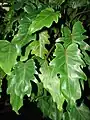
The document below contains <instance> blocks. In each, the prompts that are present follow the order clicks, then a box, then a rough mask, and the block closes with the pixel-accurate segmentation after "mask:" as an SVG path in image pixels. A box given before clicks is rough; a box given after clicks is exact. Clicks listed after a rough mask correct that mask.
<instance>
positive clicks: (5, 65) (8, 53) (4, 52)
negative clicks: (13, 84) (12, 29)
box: [0, 40, 17, 74]
mask: <svg viewBox="0 0 90 120" xmlns="http://www.w3.org/2000/svg"><path fill="white" fill-rule="evenodd" d="M16 58H17V49H16V47H15V46H14V45H13V44H12V43H10V42H8V41H6V40H0V67H1V68H2V69H3V70H4V72H5V73H7V74H10V72H11V69H12V67H13V66H14V65H15V62H16Z"/></svg>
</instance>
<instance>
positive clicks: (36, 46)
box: [26, 31, 49, 58]
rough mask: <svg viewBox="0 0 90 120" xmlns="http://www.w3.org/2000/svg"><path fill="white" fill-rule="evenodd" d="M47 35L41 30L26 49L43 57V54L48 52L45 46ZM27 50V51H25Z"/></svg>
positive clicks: (47, 41)
mask: <svg viewBox="0 0 90 120" xmlns="http://www.w3.org/2000/svg"><path fill="white" fill-rule="evenodd" d="M48 38H49V35H48V33H47V31H44V32H41V33H40V34H39V40H37V41H33V42H32V43H31V44H30V45H29V46H28V47H27V49H26V50H29V51H30V50H32V51H31V53H32V54H35V55H36V56H39V57H41V58H45V54H47V53H48V50H47V49H46V48H45V44H49V40H48ZM26 52H28V51H26Z"/></svg>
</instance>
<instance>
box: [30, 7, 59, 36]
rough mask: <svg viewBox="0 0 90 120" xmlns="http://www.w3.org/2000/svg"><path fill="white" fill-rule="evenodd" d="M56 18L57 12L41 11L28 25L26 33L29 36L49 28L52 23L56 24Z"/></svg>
mask: <svg viewBox="0 0 90 120" xmlns="http://www.w3.org/2000/svg"><path fill="white" fill-rule="evenodd" d="M58 17H60V14H59V12H54V10H53V9H52V8H46V9H44V10H42V11H41V13H40V14H38V15H37V17H36V18H35V20H33V22H32V24H31V25H30V27H29V31H28V32H29V34H30V35H31V34H32V33H35V32H36V31H38V30H41V29H42V28H43V27H48V28H49V27H50V26H51V25H52V23H53V21H55V22H56V23H57V22H58Z"/></svg>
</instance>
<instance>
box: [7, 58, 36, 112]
mask: <svg viewBox="0 0 90 120" xmlns="http://www.w3.org/2000/svg"><path fill="white" fill-rule="evenodd" d="M34 73H35V66H34V62H33V60H28V61H27V62H26V63H22V62H20V63H18V64H17V65H16V67H15V68H14V71H13V73H12V76H9V78H8V89H7V92H8V94H10V102H11V104H12V106H13V110H15V111H16V112H17V111H18V109H19V108H20V107H21V106H22V103H23V97H24V95H25V94H26V95H28V96H30V95H31V90H32V89H31V84H30V80H33V79H34ZM17 101H18V103H19V104H17Z"/></svg>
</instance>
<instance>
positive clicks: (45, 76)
mask: <svg viewBox="0 0 90 120" xmlns="http://www.w3.org/2000/svg"><path fill="white" fill-rule="evenodd" d="M39 77H40V80H41V82H42V83H43V86H44V88H45V89H46V90H48V91H49V92H50V94H51V96H52V98H53V101H54V102H56V103H57V107H58V109H59V110H60V111H61V110H62V105H63V102H64V100H65V97H64V96H63V95H62V93H61V91H60V86H61V84H60V80H59V78H58V77H57V75H56V74H55V71H54V67H51V66H48V65H47V63H46V62H45V63H43V65H42V67H41V74H40V75H39Z"/></svg>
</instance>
